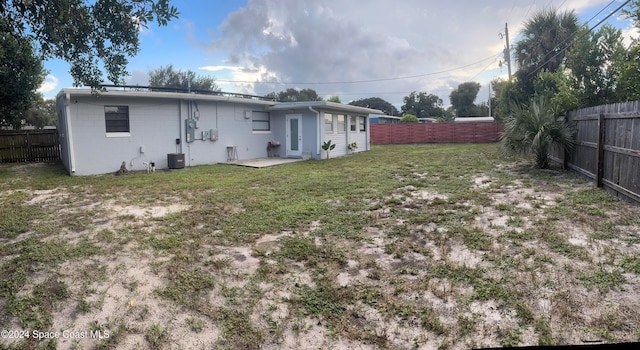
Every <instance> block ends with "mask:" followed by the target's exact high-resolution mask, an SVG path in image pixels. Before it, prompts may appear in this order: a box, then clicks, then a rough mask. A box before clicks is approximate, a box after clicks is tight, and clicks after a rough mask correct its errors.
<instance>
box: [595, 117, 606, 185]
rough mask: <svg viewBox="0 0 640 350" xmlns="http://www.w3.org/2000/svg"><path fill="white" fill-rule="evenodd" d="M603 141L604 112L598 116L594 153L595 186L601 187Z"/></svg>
mask: <svg viewBox="0 0 640 350" xmlns="http://www.w3.org/2000/svg"><path fill="white" fill-rule="evenodd" d="M604 141H605V119H604V114H602V113H600V115H599V116H598V152H597V153H596V186H597V187H602V177H603V175H604Z"/></svg>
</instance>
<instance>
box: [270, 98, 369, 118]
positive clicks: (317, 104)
mask: <svg viewBox="0 0 640 350" xmlns="http://www.w3.org/2000/svg"><path fill="white" fill-rule="evenodd" d="M309 107H311V108H321V109H330V110H335V111H341V112H352V113H361V114H367V115H368V114H381V113H382V111H380V110H377V109H372V108H367V107H360V106H352V105H345V104H342V103H336V102H329V101H304V102H276V104H274V105H273V106H271V107H269V110H272V111H282V110H287V109H300V108H304V109H307V108H309Z"/></svg>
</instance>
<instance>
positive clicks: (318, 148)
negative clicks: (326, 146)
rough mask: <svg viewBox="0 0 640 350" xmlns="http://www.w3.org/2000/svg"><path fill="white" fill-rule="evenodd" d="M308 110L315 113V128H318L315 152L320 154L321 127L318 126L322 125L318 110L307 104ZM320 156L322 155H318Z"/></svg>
mask: <svg viewBox="0 0 640 350" xmlns="http://www.w3.org/2000/svg"><path fill="white" fill-rule="evenodd" d="M309 110H310V111H311V112H313V113H315V114H316V121H317V124H318V127H317V129H318V135H317V136H318V139H317V140H316V154H317V155H321V153H320V142H322V134H321V132H322V129H320V127H321V126H322V124H320V112H318V111H316V110H315V109H313V108H312V107H311V106H309ZM314 158H315V157H314ZM320 158H322V157H320Z"/></svg>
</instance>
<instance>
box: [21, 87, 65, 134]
mask: <svg viewBox="0 0 640 350" xmlns="http://www.w3.org/2000/svg"><path fill="white" fill-rule="evenodd" d="M25 122H26V123H27V124H28V125H31V126H34V127H36V128H37V129H42V128H44V127H45V126H57V125H58V116H57V114H56V101H55V100H51V99H49V100H45V99H44V98H43V97H42V94H37V95H36V99H35V101H33V103H32V104H31V108H29V110H28V111H27V113H26V116H25Z"/></svg>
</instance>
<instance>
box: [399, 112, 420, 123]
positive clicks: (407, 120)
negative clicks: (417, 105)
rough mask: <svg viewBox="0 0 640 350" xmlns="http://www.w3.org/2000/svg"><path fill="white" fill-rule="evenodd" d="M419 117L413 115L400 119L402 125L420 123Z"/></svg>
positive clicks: (406, 115)
mask: <svg viewBox="0 0 640 350" xmlns="http://www.w3.org/2000/svg"><path fill="white" fill-rule="evenodd" d="M418 122H420V121H419V120H418V117H416V116H415V115H413V114H405V115H403V116H402V118H400V123H418Z"/></svg>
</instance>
